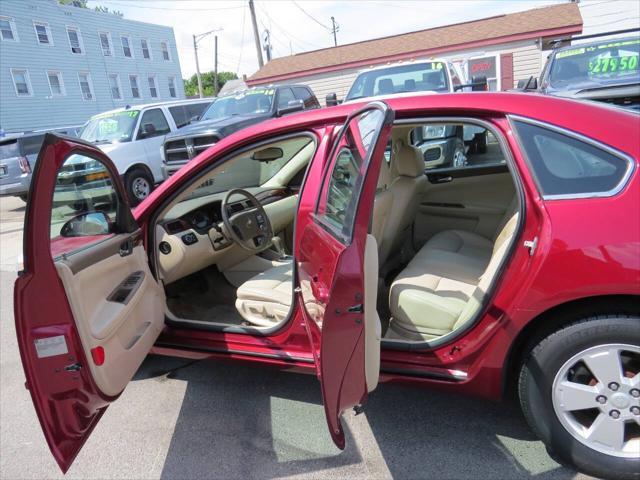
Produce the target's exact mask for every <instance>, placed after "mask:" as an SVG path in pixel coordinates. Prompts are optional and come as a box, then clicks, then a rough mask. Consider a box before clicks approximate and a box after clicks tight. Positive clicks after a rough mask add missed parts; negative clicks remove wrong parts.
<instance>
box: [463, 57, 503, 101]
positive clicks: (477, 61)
mask: <svg viewBox="0 0 640 480" xmlns="http://www.w3.org/2000/svg"><path fill="white" fill-rule="evenodd" d="M468 68H469V80H471V81H473V77H476V76H478V75H484V76H485V77H487V86H488V88H489V90H490V91H492V92H495V91H497V90H499V88H500V85H499V84H498V67H497V62H496V57H495V56H491V57H482V58H472V59H470V60H469V64H468Z"/></svg>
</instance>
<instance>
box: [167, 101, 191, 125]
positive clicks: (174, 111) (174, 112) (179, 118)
mask: <svg viewBox="0 0 640 480" xmlns="http://www.w3.org/2000/svg"><path fill="white" fill-rule="evenodd" d="M169 113H170V114H171V116H172V117H173V121H174V122H175V124H176V127H178V128H180V127H184V126H185V125H186V124H188V123H189V118H190V117H189V116H188V113H187V109H186V108H185V106H184V105H176V106H175V107H169Z"/></svg>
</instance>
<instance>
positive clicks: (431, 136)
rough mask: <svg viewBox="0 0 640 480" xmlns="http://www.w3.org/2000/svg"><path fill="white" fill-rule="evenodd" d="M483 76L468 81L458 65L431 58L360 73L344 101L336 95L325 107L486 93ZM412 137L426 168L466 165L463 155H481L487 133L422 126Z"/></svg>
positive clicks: (374, 68) (483, 150)
mask: <svg viewBox="0 0 640 480" xmlns="http://www.w3.org/2000/svg"><path fill="white" fill-rule="evenodd" d="M487 89H488V88H487V79H486V77H474V78H473V79H472V81H471V82H468V81H466V76H465V75H464V73H463V72H462V69H461V68H460V67H459V65H457V64H454V63H452V62H450V61H448V60H444V59H430V60H424V61H423V60H421V61H412V62H401V63H397V64H391V65H384V66H381V67H373V68H368V69H366V70H363V71H361V72H360V73H359V74H358V76H357V77H356V79H355V80H354V82H353V84H352V85H351V88H350V89H349V92H348V93H347V96H346V97H345V98H344V101H342V102H340V101H339V100H338V98H337V96H336V94H335V93H330V94H329V95H327V97H326V103H327V106H333V105H338V103H352V102H361V101H362V100H363V99H365V98H366V99H367V100H378V99H380V100H383V99H385V98H389V97H392V96H393V97H397V96H412V95H416V94H439V93H453V92H458V91H484V90H487ZM418 137H419V138H415V139H414V141H415V142H416V143H415V145H416V146H417V147H419V148H420V149H421V150H422V152H423V154H424V157H425V169H430V168H435V167H448V166H451V167H461V166H465V165H466V153H467V152H468V151H471V152H474V153H484V152H485V151H486V148H487V138H486V130H485V129H484V128H480V127H474V126H471V125H465V126H464V127H462V126H461V127H460V128H457V127H455V126H454V125H446V126H445V125H443V126H441V127H437V126H429V127H425V130H424V132H421V133H420V134H419V135H418Z"/></svg>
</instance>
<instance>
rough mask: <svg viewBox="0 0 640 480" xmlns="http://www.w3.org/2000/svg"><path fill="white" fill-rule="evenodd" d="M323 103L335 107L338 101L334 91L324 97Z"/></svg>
mask: <svg viewBox="0 0 640 480" xmlns="http://www.w3.org/2000/svg"><path fill="white" fill-rule="evenodd" d="M325 103H326V104H327V107H335V106H336V105H338V103H340V102H338V96H337V95H336V94H335V92H334V93H328V94H327V96H326V97H325Z"/></svg>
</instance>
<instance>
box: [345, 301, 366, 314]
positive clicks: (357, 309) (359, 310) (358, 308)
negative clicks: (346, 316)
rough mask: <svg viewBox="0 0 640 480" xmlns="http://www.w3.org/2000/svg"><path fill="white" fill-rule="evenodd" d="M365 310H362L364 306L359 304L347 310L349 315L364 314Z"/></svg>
mask: <svg viewBox="0 0 640 480" xmlns="http://www.w3.org/2000/svg"><path fill="white" fill-rule="evenodd" d="M363 311H364V310H363V308H362V304H361V303H359V304H357V305H352V306H350V307H349V308H347V312H349V313H362V312H363Z"/></svg>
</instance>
